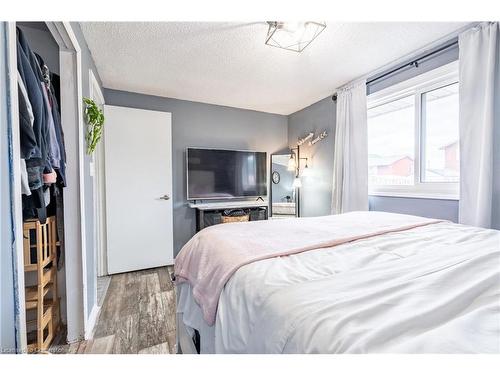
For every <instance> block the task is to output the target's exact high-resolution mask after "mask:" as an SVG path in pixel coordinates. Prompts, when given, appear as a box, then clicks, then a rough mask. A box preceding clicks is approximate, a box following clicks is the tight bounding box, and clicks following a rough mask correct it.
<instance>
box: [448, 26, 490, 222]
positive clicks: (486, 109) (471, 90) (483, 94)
mask: <svg viewBox="0 0 500 375" xmlns="http://www.w3.org/2000/svg"><path fill="white" fill-rule="evenodd" d="M458 41H459V50H460V52H459V64H460V73H459V74H460V77H459V79H460V120H459V121H460V203H459V221H460V223H462V224H468V225H473V226H479V227H485V228H491V227H496V228H499V226H500V30H499V24H498V22H494V23H483V24H481V25H479V26H477V27H474V28H472V29H470V30H467V31H466V32H464V33H462V34H461V35H460V36H459V39H458Z"/></svg>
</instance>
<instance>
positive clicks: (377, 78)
mask: <svg viewBox="0 0 500 375" xmlns="http://www.w3.org/2000/svg"><path fill="white" fill-rule="evenodd" d="M457 44H458V38H457V39H455V40H454V41H453V42H451V43H448V44H445V45H444V46H442V47H439V48H437V49H435V50H434V51H431V52H429V53H426V54H425V55H422V56H419V57H417V58H415V59H413V60H411V61H410V62H409V63H405V64H403V65H400V66H398V67H396V68H394V69H391V70H390V71H388V72H385V73H383V74H381V75H379V76H377V77H375V78H372V79H370V80H368V81H366V84H367V85H369V84H371V83H373V82H376V81H378V80H380V79H382V78H385V77H387V76H390V75H392V74H394V73H397V72H399V71H400V70H403V69H405V68H408V67H415V68H418V64H419V62H420V61H422V60H425V59H427V58H428V57H431V56H433V55H436V54H438V53H440V52H443V51H444V50H447V49H448V48H451V47H453V46H456V45H457ZM332 100H333V101H336V100H337V93H335V94H333V96H332Z"/></svg>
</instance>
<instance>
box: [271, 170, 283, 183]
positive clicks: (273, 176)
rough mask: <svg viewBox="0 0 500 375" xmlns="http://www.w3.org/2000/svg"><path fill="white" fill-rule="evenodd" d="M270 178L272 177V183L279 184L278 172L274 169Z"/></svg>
mask: <svg viewBox="0 0 500 375" xmlns="http://www.w3.org/2000/svg"><path fill="white" fill-rule="evenodd" d="M272 178H273V184H279V183H280V179H281V177H280V174H279V173H278V172H276V171H274V172H273V175H272Z"/></svg>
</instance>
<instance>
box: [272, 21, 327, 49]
mask: <svg viewBox="0 0 500 375" xmlns="http://www.w3.org/2000/svg"><path fill="white" fill-rule="evenodd" d="M268 24H269V29H268V30H267V37H266V44H267V45H269V46H273V47H278V48H283V49H286V50H289V51H295V52H302V51H303V50H304V48H306V47H307V46H308V45H309V44H310V43H311V42H312V41H313V40H314V39H315V38H316V37H317V36H318V35H319V34H320V33H321V32H322V31H323V30H324V29H325V27H326V23H324V22H323V23H322V22H313V21H307V22H278V21H269V22H268Z"/></svg>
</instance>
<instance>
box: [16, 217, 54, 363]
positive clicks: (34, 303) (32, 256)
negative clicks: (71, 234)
mask: <svg viewBox="0 0 500 375" xmlns="http://www.w3.org/2000/svg"><path fill="white" fill-rule="evenodd" d="M23 236H24V240H23V248H24V271H25V273H29V272H32V273H36V284H35V285H31V286H25V300H26V315H27V316H28V311H32V310H36V319H32V320H27V321H26V324H27V326H30V325H31V326H36V329H35V330H33V331H32V332H28V334H27V336H28V352H31V353H32V352H43V351H47V350H48V349H49V347H50V344H51V343H52V340H53V339H54V337H55V335H56V333H57V330H58V328H59V324H60V309H59V296H58V292H57V246H58V242H57V230H56V219H55V217H53V216H52V217H48V218H47V220H46V222H45V223H44V224H42V223H40V221H38V220H28V221H25V222H24V226H23Z"/></svg>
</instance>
